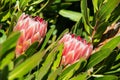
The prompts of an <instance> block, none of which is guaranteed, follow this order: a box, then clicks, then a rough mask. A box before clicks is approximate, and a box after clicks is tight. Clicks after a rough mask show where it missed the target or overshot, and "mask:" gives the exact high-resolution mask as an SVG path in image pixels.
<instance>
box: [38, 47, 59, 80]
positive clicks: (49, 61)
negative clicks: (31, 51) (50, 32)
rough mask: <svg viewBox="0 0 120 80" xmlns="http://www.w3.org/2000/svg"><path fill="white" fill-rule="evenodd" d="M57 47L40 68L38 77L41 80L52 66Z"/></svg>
mask: <svg viewBox="0 0 120 80" xmlns="http://www.w3.org/2000/svg"><path fill="white" fill-rule="evenodd" d="M56 54H57V53H56V48H54V49H53V50H52V51H51V52H50V53H49V54H48V56H47V58H46V59H45V62H43V64H42V67H41V68H40V69H39V70H38V74H37V76H36V77H37V79H38V80H41V79H42V78H43V77H44V76H45V74H46V73H47V72H48V70H49V68H50V66H51V65H52V63H53V61H54V59H55V56H56Z"/></svg>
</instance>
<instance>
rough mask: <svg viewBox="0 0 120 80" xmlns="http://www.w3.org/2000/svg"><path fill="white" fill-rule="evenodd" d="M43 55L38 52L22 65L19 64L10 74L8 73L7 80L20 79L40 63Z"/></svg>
mask: <svg viewBox="0 0 120 80" xmlns="http://www.w3.org/2000/svg"><path fill="white" fill-rule="evenodd" d="M44 54H45V53H44V52H38V53H36V54H34V55H33V56H31V57H30V58H28V59H27V60H25V61H24V62H23V63H21V64H19V66H17V67H16V68H15V69H14V70H13V71H12V72H10V74H9V77H8V78H9V80H13V79H15V78H20V77H22V76H24V75H25V74H27V73H28V72H29V71H31V70H32V69H33V68H34V67H35V66H37V65H38V64H39V63H40V62H41V61H42V58H43V56H44Z"/></svg>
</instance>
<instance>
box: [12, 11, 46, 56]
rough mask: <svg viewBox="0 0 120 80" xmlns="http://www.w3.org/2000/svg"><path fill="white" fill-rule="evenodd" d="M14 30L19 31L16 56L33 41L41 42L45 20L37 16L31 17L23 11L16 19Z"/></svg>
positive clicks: (44, 29) (44, 31)
mask: <svg viewBox="0 0 120 80" xmlns="http://www.w3.org/2000/svg"><path fill="white" fill-rule="evenodd" d="M14 31H20V32H21V35H20V37H19V39H18V42H17V45H16V50H15V52H16V56H19V55H20V54H23V53H24V52H25V51H26V50H27V49H28V47H29V46H30V45H31V44H32V43H34V42H35V41H38V42H39V44H40V43H41V42H42V40H43V38H44V37H45V34H46V32H47V22H46V21H44V20H43V19H42V18H40V17H38V16H37V17H34V18H32V17H31V16H29V15H27V14H24V13H23V14H22V15H21V16H20V18H19V19H18V22H17V24H16V26H15V27H14Z"/></svg>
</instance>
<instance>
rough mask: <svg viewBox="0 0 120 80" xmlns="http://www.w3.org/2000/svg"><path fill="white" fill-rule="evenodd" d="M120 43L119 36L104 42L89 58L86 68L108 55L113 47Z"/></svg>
mask: <svg viewBox="0 0 120 80" xmlns="http://www.w3.org/2000/svg"><path fill="white" fill-rule="evenodd" d="M119 43H120V36H117V37H115V38H113V39H112V40H110V41H109V42H108V43H106V44H105V45H104V46H102V47H101V49H100V50H99V51H98V52H95V53H94V54H93V55H92V56H91V57H90V59H89V61H88V64H87V69H89V68H91V67H94V66H95V65H96V64H98V63H99V62H101V61H102V60H104V59H105V58H106V57H108V56H109V55H110V53H111V52H112V51H113V49H114V48H115V47H116V46H117V45H118V44H119Z"/></svg>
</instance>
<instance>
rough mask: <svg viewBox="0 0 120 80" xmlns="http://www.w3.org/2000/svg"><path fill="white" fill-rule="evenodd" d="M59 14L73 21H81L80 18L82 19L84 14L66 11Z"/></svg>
mask: <svg viewBox="0 0 120 80" xmlns="http://www.w3.org/2000/svg"><path fill="white" fill-rule="evenodd" d="M59 14H60V15H61V16H63V17H66V18H69V19H70V20H72V21H79V20H80V18H81V17H82V14H81V13H79V12H75V11H70V10H64V9H62V10H60V11H59Z"/></svg>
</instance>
